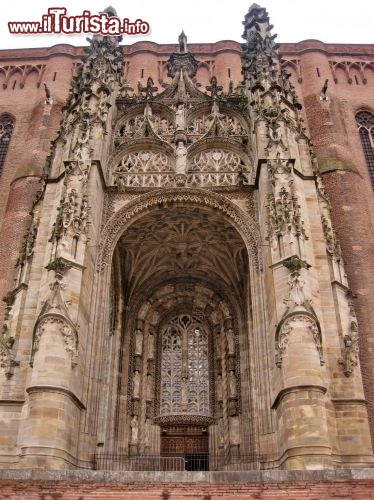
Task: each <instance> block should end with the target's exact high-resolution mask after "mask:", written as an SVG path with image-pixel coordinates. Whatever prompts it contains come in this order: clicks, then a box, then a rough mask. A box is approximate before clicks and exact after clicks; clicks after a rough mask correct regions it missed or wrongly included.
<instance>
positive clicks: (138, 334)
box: [135, 329, 143, 356]
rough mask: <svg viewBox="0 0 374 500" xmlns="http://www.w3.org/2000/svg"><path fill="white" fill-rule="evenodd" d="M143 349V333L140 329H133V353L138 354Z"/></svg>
mask: <svg viewBox="0 0 374 500" xmlns="http://www.w3.org/2000/svg"><path fill="white" fill-rule="evenodd" d="M142 350H143V334H142V331H141V330H139V329H138V330H136V331H135V354H136V355H138V356H140V355H141V354H142Z"/></svg>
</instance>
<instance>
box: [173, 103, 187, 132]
mask: <svg viewBox="0 0 374 500" xmlns="http://www.w3.org/2000/svg"><path fill="white" fill-rule="evenodd" d="M185 128H186V111H185V109H184V104H182V103H180V104H178V106H177V110H176V112H175V129H176V130H184V129H185Z"/></svg>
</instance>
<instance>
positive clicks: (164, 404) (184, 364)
mask: <svg viewBox="0 0 374 500" xmlns="http://www.w3.org/2000/svg"><path fill="white" fill-rule="evenodd" d="M160 413H161V415H170V414H192V415H209V358H208V335H207V332H206V331H205V329H204V328H203V327H202V325H201V324H200V322H199V321H198V320H196V319H195V318H193V317H192V316H189V315H187V314H182V315H180V316H178V317H176V318H174V319H172V320H171V321H170V323H169V324H168V326H167V327H166V329H165V330H164V332H163V334H162V354H161V405H160Z"/></svg>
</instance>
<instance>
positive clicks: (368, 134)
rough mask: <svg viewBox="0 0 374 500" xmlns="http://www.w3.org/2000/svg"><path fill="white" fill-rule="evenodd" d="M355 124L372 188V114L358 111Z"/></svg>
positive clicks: (373, 183)
mask: <svg viewBox="0 0 374 500" xmlns="http://www.w3.org/2000/svg"><path fill="white" fill-rule="evenodd" d="M356 122H357V125H358V131H359V134H360V139H361V144H362V147H363V150H364V154H365V158H366V162H367V166H368V169H369V175H370V180H371V185H372V187H373V188H374V114H373V113H370V112H369V111H360V112H359V113H357V115H356Z"/></svg>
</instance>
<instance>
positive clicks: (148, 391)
mask: <svg viewBox="0 0 374 500" xmlns="http://www.w3.org/2000/svg"><path fill="white" fill-rule="evenodd" d="M146 400H147V401H152V375H151V374H150V373H148V375H147V388H146Z"/></svg>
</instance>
